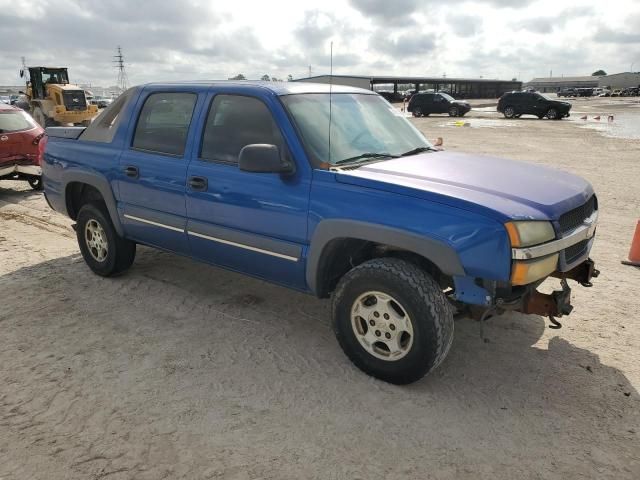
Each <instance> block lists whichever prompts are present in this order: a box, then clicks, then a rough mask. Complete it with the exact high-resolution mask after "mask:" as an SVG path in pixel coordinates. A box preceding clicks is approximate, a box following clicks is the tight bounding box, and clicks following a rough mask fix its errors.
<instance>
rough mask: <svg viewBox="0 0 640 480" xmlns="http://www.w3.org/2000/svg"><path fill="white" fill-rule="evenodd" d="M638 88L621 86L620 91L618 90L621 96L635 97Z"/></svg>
mask: <svg viewBox="0 0 640 480" xmlns="http://www.w3.org/2000/svg"><path fill="white" fill-rule="evenodd" d="M638 90H639V89H638V88H635V87H627V88H623V89H622V92H620V96H621V97H637V96H638Z"/></svg>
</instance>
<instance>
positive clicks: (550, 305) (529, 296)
mask: <svg viewBox="0 0 640 480" xmlns="http://www.w3.org/2000/svg"><path fill="white" fill-rule="evenodd" d="M599 274H600V271H599V270H597V269H596V268H595V263H594V261H593V260H591V259H590V258H589V259H587V260H585V261H584V262H582V263H580V264H578V265H577V266H575V267H574V268H572V269H571V270H569V271H566V272H561V271H556V272H554V273H552V274H551V275H550V276H551V277H554V278H559V279H560V285H561V290H555V291H553V292H552V293H542V292H539V291H538V290H537V287H538V286H539V285H540V283H542V282H539V283H536V284H533V285H528V286H525V287H521V288H517V289H511V290H509V289H502V291H501V289H499V288H497V289H496V290H495V294H494V295H488V296H486V297H485V298H486V300H487V302H485V303H484V305H482V304H481V302H478V304H476V305H464V306H460V305H457V306H458V309H459V311H460V313H459V315H458V316H468V317H471V318H474V319H476V320H481V319H484V318H487V317H488V316H489V314H488V313H490V314H491V315H500V314H502V313H504V312H507V311H515V312H521V313H526V314H532V315H541V316H543V317H549V319H550V321H551V324H552V325H551V326H550V328H560V327H561V326H562V325H561V324H560V323H559V322H558V321H556V318H560V317H562V316H564V315H569V314H570V313H571V312H572V310H573V306H572V305H571V288H570V287H569V284H568V282H567V280H574V281H576V282H578V283H579V284H580V285H582V286H583V287H591V286H592V283H591V280H592V279H593V278H596V277H597V276H598V275H599ZM478 288H480V287H478ZM482 290H483V291H485V292H486V290H485V289H484V288H483V289H482ZM491 299H492V300H493V301H491ZM461 307H462V308H461Z"/></svg>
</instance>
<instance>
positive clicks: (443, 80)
mask: <svg viewBox="0 0 640 480" xmlns="http://www.w3.org/2000/svg"><path fill="white" fill-rule="evenodd" d="M327 77H335V78H357V79H360V80H369V81H370V82H374V83H381V82H388V83H394V82H400V83H448V82H450V83H457V82H482V83H495V82H499V83H521V82H520V81H519V80H498V79H495V78H456V77H429V76H425V77H402V76H393V75H392V76H389V75H328V74H326V75H315V76H313V77H306V78H296V79H295V80H293V81H294V82H306V81H308V80H313V79H316V78H327Z"/></svg>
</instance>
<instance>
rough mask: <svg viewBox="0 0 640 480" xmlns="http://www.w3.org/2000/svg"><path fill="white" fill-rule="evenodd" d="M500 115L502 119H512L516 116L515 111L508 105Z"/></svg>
mask: <svg viewBox="0 0 640 480" xmlns="http://www.w3.org/2000/svg"><path fill="white" fill-rule="evenodd" d="M502 114H503V115H504V118H514V117H515V116H516V109H515V108H513V107H512V106H511V105H509V106H508V107H504V110H503V111H502Z"/></svg>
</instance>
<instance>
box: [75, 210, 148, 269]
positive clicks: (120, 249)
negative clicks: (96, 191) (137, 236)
mask: <svg viewBox="0 0 640 480" xmlns="http://www.w3.org/2000/svg"><path fill="white" fill-rule="evenodd" d="M76 220H77V225H76V236H77V238H78V245H79V246H80V252H82V257H83V258H84V261H85V262H86V263H87V265H88V266H89V268H90V269H91V270H92V271H93V272H94V273H96V274H98V275H100V276H102V277H112V276H115V275H119V274H121V273H123V272H124V271H125V270H127V269H128V268H129V267H130V266H131V264H132V263H133V260H134V259H135V257H136V244H135V242H132V241H130V240H127V239H124V238H122V237H120V236H119V235H118V233H117V232H116V229H115V227H114V226H113V222H112V221H111V217H110V216H109V212H108V210H107V208H106V206H105V205H104V203H102V202H91V203H86V204H84V205H83V206H82V207H81V208H80V211H79V212H78V217H77V219H76ZM90 220H95V221H96V222H98V224H99V225H100V226H101V227H102V230H103V231H104V233H105V234H106V237H107V245H108V246H107V255H106V258H105V259H104V260H103V261H102V262H99V261H98V260H96V259H95V258H94V257H93V256H92V254H91V253H90V252H89V247H88V245H87V243H86V239H85V228H86V225H87V223H88V222H89V221H90Z"/></svg>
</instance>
